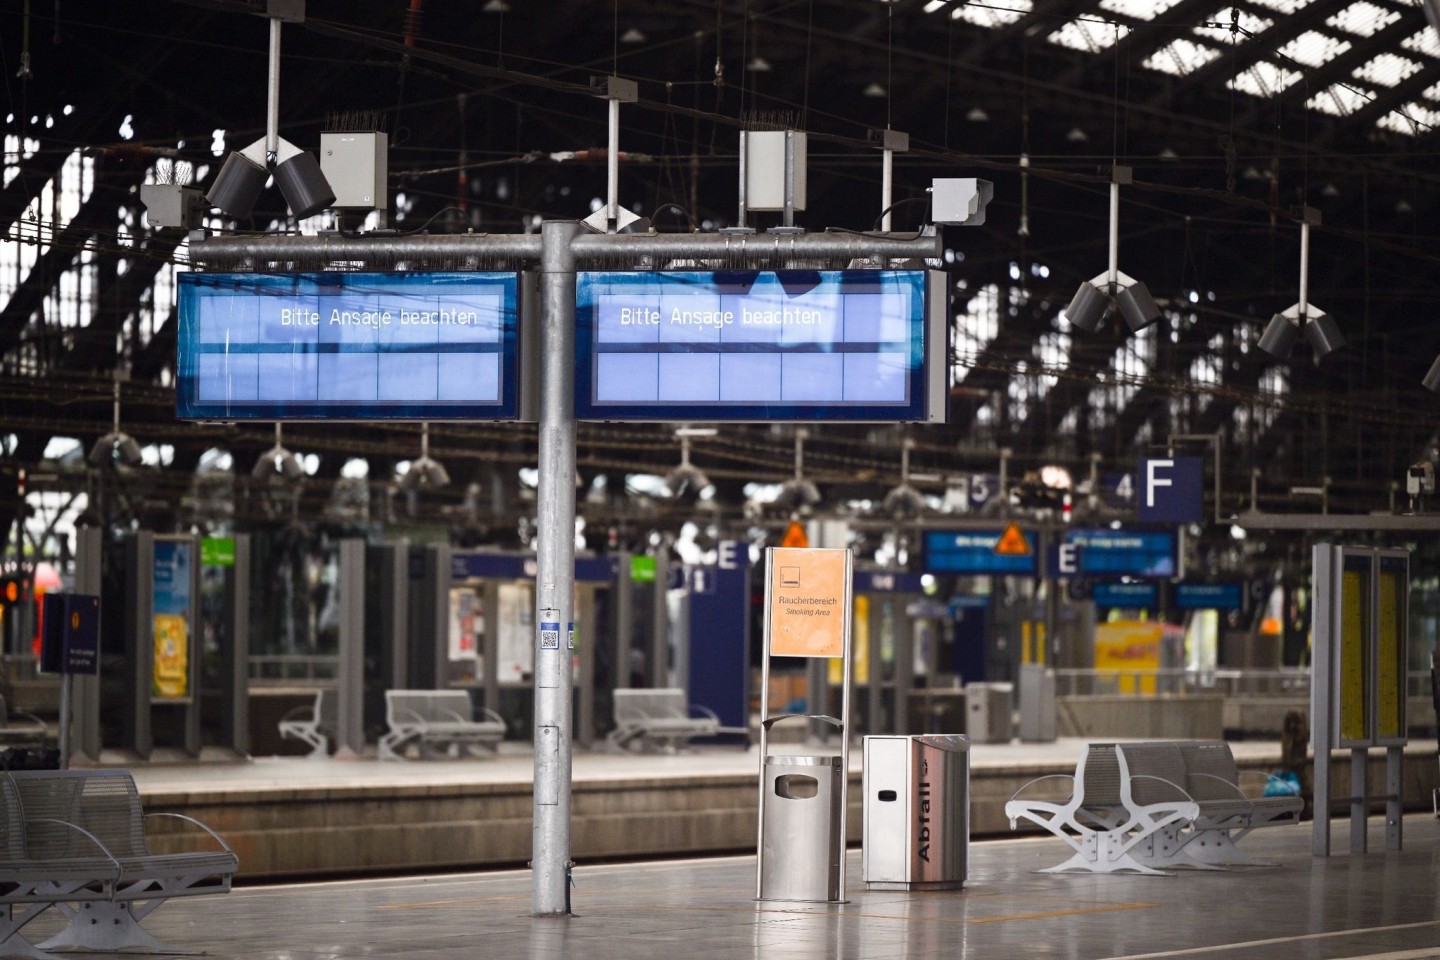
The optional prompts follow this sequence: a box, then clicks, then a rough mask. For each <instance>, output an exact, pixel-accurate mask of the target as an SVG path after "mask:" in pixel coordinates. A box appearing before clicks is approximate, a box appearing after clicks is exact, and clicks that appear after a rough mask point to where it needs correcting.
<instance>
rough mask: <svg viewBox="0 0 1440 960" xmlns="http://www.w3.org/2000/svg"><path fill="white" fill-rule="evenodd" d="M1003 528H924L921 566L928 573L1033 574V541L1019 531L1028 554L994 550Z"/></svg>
mask: <svg viewBox="0 0 1440 960" xmlns="http://www.w3.org/2000/svg"><path fill="white" fill-rule="evenodd" d="M1004 532H1005V531H1003V530H926V531H925V570H926V572H928V573H959V574H966V575H969V576H980V575H982V574H1015V575H1020V576H1034V574H1035V568H1036V563H1035V554H1036V550H1037V541H1036V537H1035V533H1034V531H1031V530H1025V531H1022V533H1023V534H1024V537H1025V542H1026V543H1027V544H1029V545H1030V552H1029V554H1018V555H1017V554H1003V553H996V552H995V548H996V546H998V545H999V543H1000V536H1001V534H1003V533H1004Z"/></svg>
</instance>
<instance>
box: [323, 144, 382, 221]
mask: <svg viewBox="0 0 1440 960" xmlns="http://www.w3.org/2000/svg"><path fill="white" fill-rule="evenodd" d="M389 147H390V138H389V137H388V136H386V135H385V134H383V133H380V132H378V131H374V130H347V131H337V132H333V133H322V134H320V170H321V172H323V173H324V174H325V179H326V180H328V181H329V182H330V188H331V189H332V190H334V191H335V202H334V203H333V204H331V206H332V207H336V208H338V209H347V210H384V209H385V208H386V206H387V205H388V204H389V202H390V198H389V195H388V194H387V192H386V178H387V177H388V175H389V163H388V154H389Z"/></svg>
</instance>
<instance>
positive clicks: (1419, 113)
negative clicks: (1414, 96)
mask: <svg viewBox="0 0 1440 960" xmlns="http://www.w3.org/2000/svg"><path fill="white" fill-rule="evenodd" d="M1375 125H1376V126H1377V127H1383V128H1384V129H1386V130H1393V131H1395V132H1396V133H1404V134H1408V135H1409V136H1412V137H1413V136H1423V135H1424V134H1427V133H1432V132H1434V130H1435V129H1436V128H1437V127H1440V107H1437V106H1436V105H1435V104H1433V103H1411V104H1407V105H1406V106H1404V107H1401V108H1400V109H1399V110H1391V111H1390V112H1389V113H1387V114H1386V115H1385V116H1383V117H1381V118H1380V119H1379V120H1377V121H1375Z"/></svg>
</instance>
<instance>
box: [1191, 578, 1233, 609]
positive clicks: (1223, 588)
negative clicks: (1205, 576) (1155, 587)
mask: <svg viewBox="0 0 1440 960" xmlns="http://www.w3.org/2000/svg"><path fill="white" fill-rule="evenodd" d="M1244 597H1245V592H1244V590H1243V589H1242V588H1241V586H1240V584H1238V583H1196V582H1194V581H1185V580H1182V581H1180V582H1179V583H1177V584H1175V593H1174V600H1175V609H1177V610H1239V609H1240V608H1241V607H1242V606H1243V605H1244Z"/></svg>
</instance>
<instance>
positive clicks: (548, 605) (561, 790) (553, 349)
mask: <svg viewBox="0 0 1440 960" xmlns="http://www.w3.org/2000/svg"><path fill="white" fill-rule="evenodd" d="M579 230H580V225H579V224H578V223H574V222H570V221H563V220H551V221H548V222H546V223H545V224H543V225H542V226H541V234H540V235H541V240H540V243H541V250H540V270H541V277H540V297H541V303H540V309H541V317H540V321H541V328H540V329H541V340H540V352H541V378H540V390H541V393H540V430H539V440H540V485H539V491H538V499H539V503H538V505H537V506H538V509H537V518H536V519H537V526H538V528H539V535H540V536H539V544H538V547H539V549H538V554H539V556H538V561H539V569H538V575H537V576H536V581H535V625H536V628H537V630H538V636H537V647H536V650H535V799H534V832H533V842H532V851H531V861H530V867H531V871H532V881H531V882H532V910H533V913H534V915H535V916H537V917H565V916H568V915H569V914H570V888H569V882H570V754H571V716H570V713H571V710H570V693H571V675H570V651H569V649H567V646H568V645H567V642H566V638H567V637H568V636H569V628H570V624H571V623H572V622H573V620H574V611H573V610H572V609H571V608H572V606H573V605H574V602H575V255H574V253H573V252H572V250H571V248H570V241H571V240H572V239H573V238H574V237H575V235H576V234H577V233H578V232H579Z"/></svg>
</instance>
